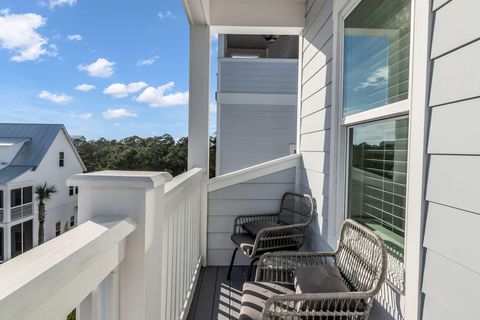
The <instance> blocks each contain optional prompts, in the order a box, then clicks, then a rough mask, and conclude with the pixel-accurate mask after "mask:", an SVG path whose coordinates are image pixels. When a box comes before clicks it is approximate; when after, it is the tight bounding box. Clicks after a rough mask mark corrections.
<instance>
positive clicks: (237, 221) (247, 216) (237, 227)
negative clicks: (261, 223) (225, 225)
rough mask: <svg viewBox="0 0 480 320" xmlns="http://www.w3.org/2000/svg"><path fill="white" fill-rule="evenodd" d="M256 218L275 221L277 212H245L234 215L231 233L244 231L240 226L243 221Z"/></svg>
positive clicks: (256, 219) (255, 219)
mask: <svg viewBox="0 0 480 320" xmlns="http://www.w3.org/2000/svg"><path fill="white" fill-rule="evenodd" d="M258 220H270V221H277V220H278V213H264V214H245V215H239V216H236V217H235V220H234V222H233V233H234V234H235V233H240V232H242V231H244V230H243V227H242V225H243V224H244V223H246V222H251V221H258Z"/></svg>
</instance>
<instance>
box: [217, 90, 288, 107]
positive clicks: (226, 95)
mask: <svg viewBox="0 0 480 320" xmlns="http://www.w3.org/2000/svg"><path fill="white" fill-rule="evenodd" d="M217 104H248V105H279V106H292V105H297V95H296V94H294V93H235V92H218V93H217Z"/></svg>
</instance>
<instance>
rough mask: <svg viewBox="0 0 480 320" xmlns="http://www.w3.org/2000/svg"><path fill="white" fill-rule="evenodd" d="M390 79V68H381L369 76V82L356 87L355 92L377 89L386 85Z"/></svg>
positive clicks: (366, 81)
mask: <svg viewBox="0 0 480 320" xmlns="http://www.w3.org/2000/svg"><path fill="white" fill-rule="evenodd" d="M387 78H388V67H380V68H378V69H377V70H375V71H374V72H372V74H371V75H370V76H368V78H367V80H365V81H364V82H362V83H360V84H359V85H358V86H356V87H355V88H354V89H353V90H355V91H358V90H360V89H364V88H377V87H380V86H382V85H385V80H386V79H387Z"/></svg>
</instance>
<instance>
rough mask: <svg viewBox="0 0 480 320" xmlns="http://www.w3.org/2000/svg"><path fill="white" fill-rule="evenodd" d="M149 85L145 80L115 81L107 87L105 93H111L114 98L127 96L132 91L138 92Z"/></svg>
mask: <svg viewBox="0 0 480 320" xmlns="http://www.w3.org/2000/svg"><path fill="white" fill-rule="evenodd" d="M147 86H148V84H147V83H145V82H143V81H139V82H131V83H129V84H123V83H114V84H111V85H110V86H108V87H107V88H105V90H103V93H105V94H109V95H111V96H112V97H114V98H125V97H127V96H128V95H129V94H130V93H135V92H138V91H140V90H142V89H143V88H145V87H147Z"/></svg>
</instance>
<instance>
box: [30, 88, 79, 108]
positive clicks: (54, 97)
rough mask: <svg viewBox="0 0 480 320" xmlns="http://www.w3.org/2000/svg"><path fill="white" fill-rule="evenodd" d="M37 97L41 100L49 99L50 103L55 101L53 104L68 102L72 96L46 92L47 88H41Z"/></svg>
mask: <svg viewBox="0 0 480 320" xmlns="http://www.w3.org/2000/svg"><path fill="white" fill-rule="evenodd" d="M38 97H39V98H41V99H43V100H47V101H50V102H52V103H55V104H63V105H65V104H69V103H70V102H72V97H70V96H67V95H66V94H63V93H62V94H54V93H51V92H48V91H47V90H43V91H42V92H40V94H39V95H38Z"/></svg>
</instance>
